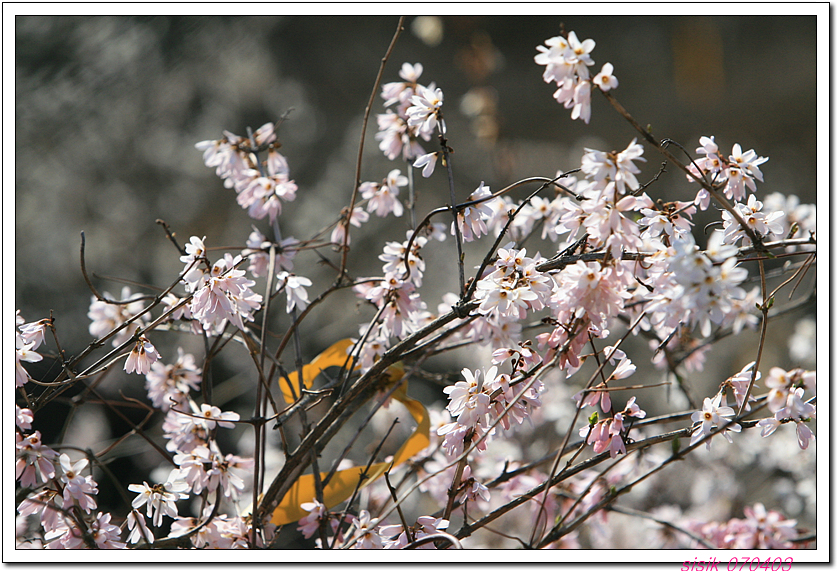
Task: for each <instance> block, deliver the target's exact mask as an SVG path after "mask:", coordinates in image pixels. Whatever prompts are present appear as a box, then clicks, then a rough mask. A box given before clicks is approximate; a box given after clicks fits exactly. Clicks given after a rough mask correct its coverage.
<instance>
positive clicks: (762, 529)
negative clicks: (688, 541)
mask: <svg viewBox="0 0 838 571" xmlns="http://www.w3.org/2000/svg"><path fill="white" fill-rule="evenodd" d="M744 511H745V519H738V518H733V519H731V520H730V521H726V522H706V523H705V522H700V521H695V520H693V521H690V522H689V523H688V526H687V529H689V530H690V531H692V532H693V533H695V534H697V535H698V536H700V537H702V538H703V539H705V540H707V541H709V542H710V544H711V545H714V546H716V547H717V548H719V549H794V548H795V547H797V546H796V545H795V544H794V543H792V542H791V541H790V540H792V539H794V538H795V537H797V530H796V529H795V527H796V526H797V521H796V520H793V519H787V518H786V517H785V516H783V515H782V514H780V513H779V512H776V511H774V510H767V509H765V506H764V505H763V504H761V503H756V504H754V505H753V506H745V509H744Z"/></svg>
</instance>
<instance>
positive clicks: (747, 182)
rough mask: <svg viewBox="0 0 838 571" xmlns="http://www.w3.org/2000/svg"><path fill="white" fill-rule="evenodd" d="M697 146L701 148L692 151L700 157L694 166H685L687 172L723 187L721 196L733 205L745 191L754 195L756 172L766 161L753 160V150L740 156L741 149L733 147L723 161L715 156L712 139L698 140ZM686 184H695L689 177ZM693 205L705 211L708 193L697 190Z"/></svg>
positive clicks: (758, 178)
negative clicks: (723, 195)
mask: <svg viewBox="0 0 838 571" xmlns="http://www.w3.org/2000/svg"><path fill="white" fill-rule="evenodd" d="M699 142H700V143H701V146H700V147H698V148H697V149H696V152H697V153H698V154H700V155H702V156H701V157H700V158H698V159H696V160H695V164H692V163H691V164H690V165H689V167H688V168H689V169H690V172H692V173H693V174H694V175H696V176H698V177H701V178H703V179H704V180H706V181H709V182H710V183H711V184H713V185H714V186H721V185H722V184H724V188H723V192H724V194H725V196H726V197H727V198H729V199H731V200H735V201H737V202H741V201H742V200H743V199H744V198H745V192H746V189H748V190H750V191H751V192H756V189H757V187H756V183H754V179H756V180H758V181H760V182H762V171H761V170H759V165H761V164H763V163H764V162H766V161H767V160H768V158H767V157H760V156H757V154H756V152H754V150H753V149H751V150H749V151H747V152H745V153H743V152H742V147H740V146H739V143H736V144H734V145H733V149H732V152H731V154H730V155H729V156H728V157H727V158H725V156H724V155H723V154H721V153H719V146H718V145H717V144H716V141H715V137H701V138H700V139H699ZM687 180H689V181H690V182H695V179H694V178H693V177H691V176H687ZM695 203H696V204H698V205H699V206H700V207H701V209H702V210H706V209H707V206H708V205H709V204H710V193H709V192H707V191H706V190H704V189H701V190H700V191H699V192H698V196H696V198H695Z"/></svg>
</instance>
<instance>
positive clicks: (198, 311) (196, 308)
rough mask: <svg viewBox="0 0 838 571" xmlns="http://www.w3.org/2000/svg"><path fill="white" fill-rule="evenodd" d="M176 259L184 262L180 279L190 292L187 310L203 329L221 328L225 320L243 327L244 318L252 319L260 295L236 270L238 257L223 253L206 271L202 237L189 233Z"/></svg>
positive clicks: (258, 304)
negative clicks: (180, 253)
mask: <svg viewBox="0 0 838 571" xmlns="http://www.w3.org/2000/svg"><path fill="white" fill-rule="evenodd" d="M180 261H181V262H183V263H184V264H186V267H185V272H186V273H185V274H184V277H183V281H184V283H185V285H186V289H187V290H188V291H190V292H192V299H191V301H190V303H189V310H190V313H191V315H192V317H194V318H195V319H196V320H198V321H199V322H200V324H201V326H202V327H203V328H204V330H206V331H216V332H220V331H223V330H224V327H225V326H226V324H227V322H228V321H229V322H230V323H232V324H233V325H235V326H236V327H238V328H239V329H244V321H253V315H252V314H253V312H254V311H257V310H258V309H259V308H260V307H261V302H262V296H261V295H259V294H258V293H254V292H253V291H252V290H251V289H250V288H251V287H252V286H254V285H256V282H254V281H253V280H250V279H247V278H246V277H244V276H245V271H244V270H240V269H238V265H239V264H240V263H241V261H242V257H241V256H236V257H235V258H234V257H233V256H231V255H230V254H224V257H223V258H222V259H220V260H218V261H216V262H215V263H214V264H213V265H212V266H211V267H210V268H209V270H207V266H208V260H207V258H206V248H205V247H204V243H203V239H199V238H198V237H197V236H192V238H190V244H187V246H186V255H184V256H181V258H180Z"/></svg>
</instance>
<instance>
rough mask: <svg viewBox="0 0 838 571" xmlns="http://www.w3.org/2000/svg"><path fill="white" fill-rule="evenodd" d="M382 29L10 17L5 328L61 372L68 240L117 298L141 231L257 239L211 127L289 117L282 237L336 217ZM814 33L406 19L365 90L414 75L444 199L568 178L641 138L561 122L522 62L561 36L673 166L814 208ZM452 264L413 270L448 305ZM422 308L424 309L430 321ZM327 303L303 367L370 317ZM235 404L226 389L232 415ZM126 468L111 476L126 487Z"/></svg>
mask: <svg viewBox="0 0 838 571" xmlns="http://www.w3.org/2000/svg"><path fill="white" fill-rule="evenodd" d="M397 20H398V18H397V17H262V16H260V17H223V18H222V17H17V18H16V21H15V32H16V37H15V49H16V68H15V94H16V103H15V105H16V120H15V133H14V136H15V149H16V157H15V161H16V162H15V164H16V170H15V197H16V201H15V253H16V260H15V261H16V263H15V303H16V306H17V308H19V309H20V310H21V314H22V315H23V317H24V318H25V319H26V320H27V321H34V320H37V319H40V318H43V317H47V316H49V314H50V311H51V310H53V311H54V315H55V317H56V326H57V328H58V333H59V336H60V339H61V341H62V345H63V348H64V349H65V351H67V353H68V354H73V353H77V352H79V351H81V350H82V349H83V348H84V347H85V346H86V345H87V344H88V343H89V342H90V341H91V336H90V334H89V333H88V324H89V320H88V318H87V315H86V314H87V311H88V307H89V304H90V297H91V294H90V291H89V289H88V288H87V286H86V284H85V282H84V280H83V278H82V274H81V271H80V268H79V245H80V232H82V231H83V232H84V233H85V236H86V263H87V268H88V271H89V272H90V273H91V274H92V275H93V277H92V279H93V283H94V284H95V285H96V287H97V289H99V291H108V292H110V293H111V294H113V295H114V296H119V293H120V291H121V289H122V287H123V285H125V284H126V283H133V284H150V285H152V286H155V287H157V288H165V287H167V286H168V285H169V284H170V283H171V281H172V280H173V279H174V278H175V277H176V276H177V274H178V272H180V270H181V269H182V264H181V263H180V262H179V261H178V256H179V254H178V252H177V251H176V250H175V248H174V247H173V245H172V244H171V242H170V241H169V240H168V239H167V238H166V236H165V234H164V232H163V230H162V229H161V227H160V226H159V225H156V224H155V220H156V219H163V220H165V222H166V223H167V224H168V225H169V226H170V227H171V229H172V230H173V231H174V232H176V234H177V238H178V241H179V243H181V244H183V243H185V242H187V241H188V240H189V237H190V236H192V235H197V236H206V237H207V245H208V246H209V247H221V246H225V247H228V248H231V249H232V250H230V251H232V252H233V253H234V254H235V253H236V250H238V249H241V248H243V247H244V242H245V240H246V238H247V236H248V234H249V233H250V231H251V226H252V225H256V226H257V227H258V228H260V229H261V230H262V231H263V232H264V233H266V234H267V233H269V227H268V224H267V220H263V221H254V220H251V219H250V218H249V217H248V216H247V213H246V212H245V211H244V210H242V209H241V208H240V207H239V206H238V205H237V204H236V203H235V194H234V192H233V191H232V190H229V189H225V188H224V187H223V184H222V182H221V181H220V180H219V179H218V178H217V177H216V176H215V174H214V171H213V169H210V168H207V167H205V166H204V164H203V161H202V158H201V153H200V152H199V151H198V150H196V149H195V147H194V145H195V143H196V142H198V141H203V140H207V139H219V138H221V136H222V130H229V131H232V132H233V133H236V134H240V135H243V134H246V129H247V127H252V128H253V129H254V130H255V129H256V128H258V127H259V126H261V125H262V124H264V123H266V122H269V121H276V120H277V119H279V118H280V117H281V116H283V114H285V113H288V119H287V120H286V121H285V122H284V123H283V124H282V125H281V127H280V129H279V140H280V141H281V142H282V152H283V153H284V154H285V156H286V157H287V159H288V162H289V165H290V169H291V177H292V178H293V179H294V180H295V181H296V183H297V184H298V186H299V191H298V193H297V199H296V201H295V202H293V203H288V204H285V205H284V207H283V216H282V217H281V218H280V220H281V224H282V231H283V234H284V235H285V236H289V235H292V236H295V237H298V238H300V239H304V238H308V237H310V236H312V235H313V234H315V233H316V232H317V231H318V230H320V229H321V228H323V227H324V226H326V225H327V224H329V223H331V222H332V221H333V220H335V218H336V217H337V214H338V212H339V211H340V209H341V208H342V207H343V206H346V205H347V204H348V203H349V199H350V196H351V193H352V184H353V179H354V172H355V161H356V157H357V152H358V143H359V137H360V133H361V123H362V118H363V114H364V108H365V106H366V104H367V100H368V99H369V96H370V91H371V89H372V86H373V83H374V81H375V77H376V74H377V72H378V67H379V63H380V60H381V58H382V57H383V55H384V53H385V51H386V49H387V46H388V44H389V42H390V40H391V38H392V36H393V33H394V31H395V27H396V23H397ZM815 23H816V21H815V18H814V17H787V16H784V17H711V16H701V17H698V16H696V17H687V16H679V17H650V16H643V17H579V16H567V17H562V16H538V17H533V16H520V17H509V16H504V17H492V16H470V17H441V18H439V19H434V18H424V19H422V20H420V21H419V22H418V23H416V22H415V18H413V17H410V18H407V20H406V29H405V32H404V33H403V34H402V36H401V38H400V39H399V41H398V43H397V44H396V46H395V48H394V50H393V53H392V56H391V57H390V60H389V62H388V65H387V68H386V69H385V73H384V77H383V81H382V83H386V82H389V81H398V79H399V78H398V71H399V68H400V67H401V64H402V63H403V62H410V63H415V62H421V63H422V65H423V66H424V73H423V74H422V76H421V78H420V82H422V83H424V84H426V85H427V84H428V83H430V82H432V81H433V82H435V83H436V85H437V86H438V87H441V88H442V90H443V92H444V94H445V104H444V109H445V117H446V120H447V123H448V130H449V143H450V145H451V146H452V147H453V148H454V150H455V153H454V155H453V170H454V176H455V183H456V190H457V196H458V198H460V199H464V198H465V197H466V196H467V195H468V194H469V193H470V192H471V191H473V190H474V189H475V188H476V187H477V186H478V184H479V183H480V182H481V181H485V183H486V184H487V185H489V186H490V187H491V188H492V189H493V190H497V189H500V188H502V187H504V186H506V185H508V184H510V183H512V182H514V181H515V180H518V179H520V178H524V177H528V176H548V177H553V176H555V174H556V171H557V170H558V169H561V170H569V169H571V168H576V167H578V166H579V161H580V159H581V156H582V153H583V149H584V147H592V148H597V149H600V150H612V149H616V150H621V149H623V148H625V147H626V145H627V144H628V143H629V141H630V140H631V139H632V138H634V137H637V136H638V135H637V133H636V132H634V131H633V130H632V128H631V127H630V126H629V125H628V124H627V123H626V122H625V120H623V119H622V118H621V117H619V116H618V115H617V114H616V113H615V112H614V110H613V109H611V108H610V106H609V105H608V104H607V102H606V101H605V100H604V99H603V98H602V97H594V98H593V100H594V101H593V112H592V119H591V122H590V124H589V125H585V124H584V123H582V122H580V121H572V120H571V119H570V111H569V110H566V109H564V108H562V106H561V105H559V104H557V103H556V101H555V100H554V99H553V98H552V94H553V91H554V90H555V86H554V85H547V84H545V83H544V82H543V81H542V78H541V74H542V71H543V67H541V66H538V65H536V64H535V63H534V61H533V57H534V56H535V54H536V53H537V52H536V46H538V45H540V44H542V43H543V42H544V40H546V39H547V38H550V37H553V36H555V35H558V33H559V32H560V30H561V29H562V26H564V29H565V30H567V31H571V30H573V31H575V32H576V33H577V35H578V36H579V38H580V40H584V39H585V38H592V39H594V40H595V41H596V48H595V50H594V51H593V54H592V56H593V59H594V60H595V62H596V65H595V66H594V67H593V68H592V71H593V73H597V72H598V71H599V69H600V68H601V66H602V64H604V63H606V62H611V63H612V64H613V65H614V69H615V71H614V74H615V75H616V77H617V78H618V79H619V82H620V83H619V87H618V88H617V90H616V91H615V92H614V94H615V96H616V98H617V99H618V100H619V101H620V102H621V103H622V104H623V106H624V107H625V108H626V109H627V110H628V111H629V112H630V113H632V115H633V116H634V117H635V118H636V119H637V120H638V122H639V123H640V124H642V125H649V126H650V128H651V130H652V132H653V133H654V134H655V135H656V136H657V137H659V138H664V137H666V138H670V139H673V140H674V141H677V142H678V143H680V144H682V145H683V146H684V147H685V148H686V149H687V150H688V151H689V152H690V153H692V152H694V150H695V148H696V147H697V146H698V139H699V137H700V136H705V135H706V136H711V135H714V136H715V138H716V141H717V143H718V144H719V146H720V148H722V149H723V151H724V152H729V150H730V148H731V147H732V145H733V144H734V143H740V144H741V145H742V148H743V150H747V149H751V148H753V149H755V150H756V152H757V154H759V155H762V156H766V157H770V160H769V161H768V162H767V163H766V164H765V165H763V166H762V167H761V168H762V171H763V173H764V175H765V182H764V183H762V184H760V183H758V189H759V194H760V195H762V196H764V195H765V194H768V193H771V192H782V193H785V194H797V195H798V196H800V199H801V202H803V203H813V202H815V201H816V198H815V193H816V188H815V182H816V176H815V175H816V173H815V164H816V141H817V138H816V129H817V117H816V107H815V102H816V86H817V81H816V67H815V55H816V32H815ZM823 81H824V79H823V78H821V82H823ZM595 95H598V94H595ZM383 111H384V108H383V106H382V100H381V98H380V97H378V96H376V101H375V105H374V107H373V108H372V112H371V116H370V123H369V126H368V128H367V133H366V139H365V150H364V163H363V166H362V170H361V180H380V179H382V178H384V177H385V176H386V175H387V173H388V172H389V171H390V170H391V169H393V168H400V169H401V170H402V172H404V171H405V170H406V165H405V164H404V163H403V162H399V161H395V162H391V161H388V160H387V159H386V158H385V157H383V156H382V154H381V152H380V151H379V149H378V142H377V141H376V140H375V139H374V134H375V132H376V130H377V127H376V123H375V114H377V113H382V112H383ZM426 148H428V149H430V148H431V147H430V144H428V145H426ZM645 157H646V159H647V161H648V162H647V163H645V165H642V168H643V174H642V175H641V176H640V177H639V178H640V180H641V181H646V180H648V179H650V178H651V177H652V176H654V175H655V173H656V172H657V171H658V169H659V167H660V164H661V162H662V158H661V157H660V156H658V155H657V154H656V153H655V152H654V150H652V149H650V148H648V146H647V148H646V154H645ZM416 181H417V189H418V193H419V202H418V207H417V215H418V216H419V217H421V216H423V215H424V214H425V213H426V212H427V211H428V210H430V209H432V208H435V207H438V206H440V205H443V204H445V203H446V202H448V198H447V196H448V189H447V183H446V181H445V177H444V175H443V173H441V172H437V173H435V174H434V176H433V177H432V178H430V179H423V178H421V176H419V174H418V172H417V173H416ZM695 192H696V187H695V186H694V185H690V184H688V183H687V181H686V179H685V177H684V176H683V175H682V174H680V173H679V172H676V169H674V168H670V169H669V172H668V173H667V174H665V175H664V176H663V177H662V178H661V180H660V181H658V183H656V184H655V185H654V186H652V187H650V189H649V193H650V195H652V196H653V198H657V197H664V198H666V199H669V200H691V199H692V198H693V197H694V196H695ZM522 196H523V195H521V196H517V195H516V198H521V197H522ZM698 220H699V222H697V224H696V227H697V228H700V227H701V226H703V223H701V222H700V221H701V220H703V218H701V217H699V219H698ZM704 223H706V221H705V222H704ZM373 224H374V225H375V226H372V225H373ZM407 224H408V220H407V217H402V218H399V219H393V218H388V219H386V220H385V221H383V222H382V221H381V220H380V219H378V218H377V217H375V216H372V217H371V220H370V222H369V223H368V225H370V226H369V228H362V229H361V230H353V232H354V233H353V241H352V250H351V252H350V256H349V264H350V271H351V272H353V275H354V276H361V275H375V274H378V273H380V266H381V263H380V261H379V260H378V259H377V255H378V253H379V252H380V251H381V248H382V246H383V245H384V241H385V240H396V239H398V240H400V241H401V240H403V239H404V232H405V230H407V228H408V226H407ZM373 228H375V230H373ZM697 233H699V232H697ZM453 247H454V246H453V243H452V241H451V240H448V241H446V242H445V243H443V244H442V245H441V246H440V249H441V252H442V254H429V256H431V257H430V259H428V260H427V262H428V271H427V273H426V280H427V282H428V286H429V288H431V289H430V291H431V292H434V291H437V290H438V292H439V295H441V294H442V293H444V292H446V291H451V290H453V289H454V287H455V284H456V272H455V271H454V270H453V267H450V266H451V263H452V262H451V260H453V259H454V256H453V252H454V250H453ZM446 248H447V249H446ZM214 252H215V253H217V257H220V256H221V252H220V251H219V250H215V251H214ZM371 252H372V253H373V254H374V255H370V253H371ZM446 252H447V253H446ZM324 253H326V254H327V255H328V254H330V252H327V251H326V252H324ZM542 253H544V254H545V255H550V254H551V252H549V251H543V252H542ZM331 254H332V259H333V260H337V259H338V256H337V254H334V253H331ZM448 254H451V255H450V256H449V255H448ZM471 259H472V258H470V260H471ZM473 259H474V260H476V261H475V262H474V263H475V264H476V263H479V258H478V257H477V256H475V257H474V258H473ZM295 271H297V272H298V273H300V274H302V275H305V276H308V277H310V278H311V279H312V281H313V282H314V284H315V285H314V287H312V288H311V293H310V297H312V298H313V297H314V296H316V295H317V294H318V293H320V292H322V291H323V290H324V289H325V288H326V287H328V285H329V284H331V283H332V281H333V279H334V269H332V268H329V267H328V266H324V265H322V264H318V259H317V258H316V257H315V256H313V255H309V256H306V255H303V254H300V255H299V256H298V258H297V260H295ZM439 276H442V277H439ZM131 287H132V291H140V292H142V293H155V290H152V289H145V288H143V287H141V286H140V285H132V286H131ZM260 287H262V286H261V285H260ZM260 293H264V292H261V291H260ZM439 295H436V294H434V293H430V294H427V295H423V297H425V299H426V301H427V303H428V305H429V309H430V310H431V311H435V309H436V304H437V303H438V301H439ZM339 296H342V297H339ZM339 296H336V299H337V300H338V302H341V300H342V303H345V307H346V308H348V309H347V310H346V311H345V312H343V311H336V310H335V307H337V306H332V309H331V310H327V311H321V312H313V313H312V315H311V316H310V317H309V318H308V319H307V321H306V328H305V329H304V333H305V335H307V336H309V337H307V338H310V339H313V340H314V341H312V343H311V344H310V346H306V348H305V349H304V351H305V353H306V358H311V357H312V356H313V355H315V354H317V353H318V352H319V351H320V350H322V349H323V348H324V347H325V346H327V345H328V344H330V343H331V342H333V341H334V340H336V339H339V338H342V337H347V336H355V335H357V333H358V330H357V324H358V323H360V322H362V321H363V320H365V319H368V318H369V317H371V315H367V314H366V313H363V314H362V313H359V312H358V311H357V309H356V301H355V298H354V296H353V295H352V294H351V292H344V293H341V294H339ZM175 341H177V342H179V343H188V341H185V340H182V338H179V339H177V340H175V339H174V338H171V342H175ZM169 342H170V340H169V339H166V340H165V341H164V343H162V346H163V347H165V348H166V350H165V351H164V353H163V358H164V360H165V359H172V358H173V357H174V348H173V347H174V345H172V346H171V347H167V345H166V344H167V343H169ZM47 344H48V345H49V344H50V341H48V342H47ZM196 347H197V348H193V350H195V351H196V352H198V353H200V351H201V350H202V346H201V345H197V346H196ZM166 351H168V353H167V352H166ZM47 361H48V359H45V361H44V362H42V363H39V364H35V365H33V366H31V367H29V369H30V370H31V371H32V372H33V376H35V377H36V378H38V374H39V373H40V374H41V375H42V376H41V378H45V379H46V378H47V377H48V376H49V375H50V374H51V373H50V370H49V369H48V367H49V365H48V363H47ZM237 363H238V362H236V361H233V362H223V361H220V362H219V363H218V364H217V367H219V369H218V370H217V372H216V376H217V378H218V379H229V380H230V381H235V378H236V377H235V375H236V374H237V370H236V366H237ZM240 363H241V364H242V365H243V366H246V365H247V360H246V359H245V360H242V361H241V362H240ZM39 366H40V367H41V368H40V369H39V368H38V367H39ZM740 366H741V365H740ZM736 370H738V369H736ZM52 371H53V372H57V371H55V369H54V368H53V369H52ZM121 374H122V373H121V371H117V372H116V373H115V375H116V376H119V375H121ZM132 377H133V376H132ZM131 382H132V383H133V384H132V386H130V387H124V386H120V387H117V388H119V389H121V390H123V391H124V392H125V394H127V395H132V396H134V397H137V398H143V397H144V392H143V390H142V381H141V380H139V377H134V378H132V379H131ZM239 397H240V391H237V390H235V389H233V388H230V389H229V398H230V399H234V398H239ZM438 397H439V395H437V398H438ZM234 406H235V403H231V404H229V405H228V408H234ZM143 415H144V413H143V412H142V411H138V412H137V413H136V415H134V416H136V417H137V418H135V419H134V420H135V421H137V420H138V419H140V418H142V416H143ZM111 421H112V422H115V423H116V424H119V422H118V421H117V420H115V419H111ZM158 424H159V423H158ZM56 430H57V429H56ZM102 430H103V434H102V438H107V437H108V434H107V429H105V428H102ZM115 430H116V431H117V432H119V433H121V432H120V429H115ZM88 436H89V437H90V438H92V435H88ZM46 440H49V438H46ZM722 445H724V443H722ZM120 461H121V462H122V461H123V460H120ZM125 463H126V466H122V467H121V468H124V469H129V468H130V467H129V466H127V464H128V462H125ZM137 465H138V466H139V465H142V462H141V461H138V463H137Z"/></svg>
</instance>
